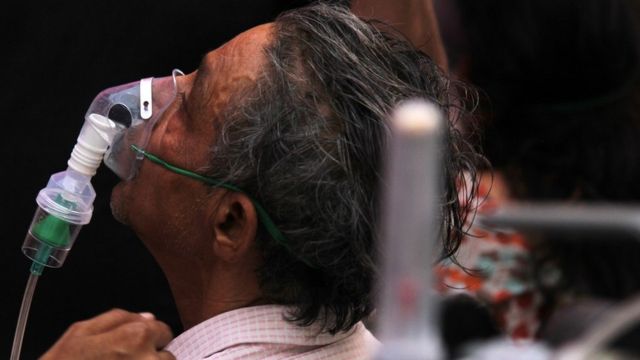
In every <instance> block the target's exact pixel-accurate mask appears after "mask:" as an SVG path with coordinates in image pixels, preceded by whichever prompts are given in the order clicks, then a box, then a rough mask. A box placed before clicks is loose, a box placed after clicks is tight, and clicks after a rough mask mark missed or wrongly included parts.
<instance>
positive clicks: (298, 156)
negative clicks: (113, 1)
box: [43, 4, 468, 359]
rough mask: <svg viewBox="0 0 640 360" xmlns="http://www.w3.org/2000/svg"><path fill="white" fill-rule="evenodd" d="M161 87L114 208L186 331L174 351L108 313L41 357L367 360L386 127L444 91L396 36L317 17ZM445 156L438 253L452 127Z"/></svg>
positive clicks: (237, 45) (450, 172)
mask: <svg viewBox="0 0 640 360" xmlns="http://www.w3.org/2000/svg"><path fill="white" fill-rule="evenodd" d="M175 80H176V86H177V94H178V95H177V97H176V99H175V101H173V103H171V105H170V106H169V107H168V108H167V109H166V110H165V112H164V113H163V115H162V117H161V118H160V119H159V120H158V122H157V123H156V124H155V127H154V129H153V132H152V134H151V137H150V140H149V143H148V145H147V146H146V147H145V148H144V149H139V148H135V147H134V148H132V151H136V152H138V153H139V154H140V155H141V156H144V160H143V161H142V164H141V167H140V169H139V172H138V174H137V176H136V177H134V178H133V179H132V180H128V181H123V182H121V183H120V184H119V185H118V186H117V187H116V188H115V189H114V191H113V194H112V208H113V213H114V215H115V216H116V217H117V218H118V219H119V220H121V221H122V222H124V223H126V224H128V225H129V226H131V228H132V229H133V230H134V231H135V232H136V234H137V235H138V236H139V237H140V239H142V240H143V241H144V243H145V244H146V246H147V247H148V249H149V250H150V251H151V253H152V254H153V256H154V257H155V258H156V259H157V261H158V263H159V264H160V266H161V267H162V269H163V271H164V273H165V275H166V276H167V278H168V281H169V284H170V286H171V289H172V292H173V295H174V297H175V301H176V304H177V306H178V311H179V313H180V316H181V319H182V322H183V324H184V328H185V329H187V330H186V331H185V332H184V333H183V334H181V335H179V336H178V337H177V338H175V339H173V340H171V338H172V336H171V334H170V332H169V330H168V328H167V327H166V325H164V324H163V323H161V322H160V321H157V320H155V319H154V318H153V316H152V315H150V314H133V313H129V312H126V311H123V310H114V311H111V312H109V313H106V314H102V315H100V316H98V317H96V318H94V319H91V320H88V321H84V322H80V323H76V324H74V325H73V326H72V327H71V328H70V329H69V330H68V331H67V332H66V333H65V335H63V337H62V338H61V339H60V340H59V341H58V342H57V343H56V344H55V345H54V346H53V347H52V348H51V350H50V351H49V352H48V353H47V354H45V356H44V357H43V358H44V359H58V358H70V357H74V356H76V358H83V357H85V358H94V357H95V358H103V357H109V356H114V354H118V355H119V356H121V357H125V358H126V357H127V356H130V357H132V358H136V357H137V356H150V358H153V356H155V357H157V358H162V359H165V358H166V359H170V358H172V357H173V356H175V357H176V358H178V359H196V358H208V359H230V358H242V359H266V358H284V357H305V358H331V359H366V358H369V357H370V356H371V355H372V352H373V351H375V347H376V345H377V340H376V339H375V338H374V337H373V336H372V334H371V333H370V332H369V331H368V330H367V329H366V328H365V326H364V325H363V323H362V322H361V320H363V319H365V318H366V317H367V316H368V315H369V314H370V313H371V312H372V310H373V301H374V294H373V288H374V283H375V274H376V270H375V269H376V267H375V257H376V255H375V238H376V231H377V229H376V219H377V213H378V208H377V206H378V193H379V192H380V190H381V189H380V188H379V184H380V181H379V180H380V170H381V169H380V158H381V153H382V151H383V149H384V143H385V139H386V138H387V137H388V128H387V125H386V124H385V122H386V119H387V116H388V114H389V113H390V111H391V110H392V109H393V107H394V106H395V105H396V104H397V103H398V102H400V101H402V100H404V99H409V98H415V97H418V98H425V99H429V100H431V101H434V102H436V103H438V104H440V105H441V106H442V108H443V110H445V111H446V112H448V110H449V106H450V102H451V93H450V92H449V89H450V84H449V82H448V81H447V80H446V78H445V77H444V76H443V75H442V73H441V71H440V70H439V68H438V67H437V66H436V65H435V63H434V62H433V61H432V60H431V59H430V58H429V57H428V56H425V55H424V54H422V53H420V52H418V51H416V50H415V48H413V47H412V46H411V45H410V44H409V43H408V42H407V41H405V40H403V39H401V38H400V37H399V36H397V35H391V34H387V33H383V32H381V31H380V30H379V29H377V28H376V27H374V26H373V25H370V24H368V23H366V22H363V21H362V20H360V19H358V18H357V17H356V16H354V15H353V14H352V13H350V12H349V10H348V9H346V8H343V7H338V6H331V5H325V4H319V5H314V6H310V7H305V8H300V9H296V10H293V11H290V12H287V13H284V14H282V15H281V16H279V17H278V18H277V19H276V21H275V22H274V23H270V24H266V25H262V26H258V27H255V28H253V29H251V30H249V31H247V32H245V33H242V34H240V35H239V36H237V37H236V38H234V39H233V40H231V41H230V42H228V43H227V44H225V45H224V46H222V47H221V48H218V49H216V50H214V51H212V52H210V53H208V54H207V55H206V56H205V57H204V59H203V60H202V63H201V64H200V67H199V68H198V70H197V71H194V72H192V73H190V74H188V75H186V76H180V77H177V78H176V79H175ZM456 113H457V114H460V112H456ZM446 143H447V147H448V149H447V151H445V152H446V154H447V155H446V156H447V161H446V163H447V169H446V171H445V172H444V173H445V176H446V179H445V181H446V184H448V186H447V192H446V194H445V198H443V205H442V214H443V217H444V219H443V223H444V224H445V225H444V227H445V229H444V231H443V234H445V236H444V237H443V253H444V254H450V253H451V252H453V251H454V250H455V249H456V247H457V244H458V241H459V230H460V224H462V223H463V221H462V220H463V219H462V218H463V216H464V213H463V212H462V211H461V210H460V208H459V206H458V202H457V197H458V195H457V191H456V189H455V185H454V184H455V183H456V179H458V176H459V175H460V173H461V171H463V170H467V165H468V163H467V162H465V161H463V159H464V157H462V156H460V151H463V150H464V149H466V147H465V146H466V145H464V143H463V142H462V141H461V140H460V139H459V136H458V134H457V133H456V132H455V131H454V130H453V127H451V129H449V131H448V133H447V141H446ZM425 266H428V263H427V262H425ZM170 341H171V342H170ZM169 342H170V343H169ZM167 343H169V344H168V346H167Z"/></svg>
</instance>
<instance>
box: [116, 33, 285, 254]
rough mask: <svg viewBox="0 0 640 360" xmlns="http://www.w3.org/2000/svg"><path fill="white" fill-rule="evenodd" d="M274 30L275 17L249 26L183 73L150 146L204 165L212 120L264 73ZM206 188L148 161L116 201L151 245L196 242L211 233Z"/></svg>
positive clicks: (187, 163) (119, 214) (194, 166)
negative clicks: (158, 241)
mask: <svg viewBox="0 0 640 360" xmlns="http://www.w3.org/2000/svg"><path fill="white" fill-rule="evenodd" d="M272 31H273V26H272V25H271V24H266V25H261V26H258V27H255V28H253V29H251V30H248V31H246V32H244V33H242V34H240V35H238V36H237V37H235V38H234V39H232V40H231V41H229V42H228V43H226V44H225V45H223V46H222V47H220V48H218V49H216V50H214V51H211V52H209V53H208V54H207V55H206V56H205V57H204V58H203V60H202V62H201V64H200V67H199V68H198V70H196V71H194V72H192V73H190V74H188V75H186V76H182V77H179V78H178V96H177V97H176V100H175V101H174V103H173V104H171V105H170V106H169V107H168V108H167V110H166V111H165V113H164V114H163V116H162V118H160V119H159V120H158V123H157V124H156V125H155V128H154V130H153V133H152V135H151V138H150V140H149V144H148V146H147V151H148V152H150V153H153V154H155V155H157V156H159V157H161V158H163V159H164V160H166V161H167V162H169V163H172V164H174V165H176V166H179V167H181V168H184V169H189V170H192V171H196V172H197V171H199V170H201V169H202V168H203V167H205V166H206V165H207V164H208V162H209V161H208V157H209V156H210V147H211V145H212V144H213V141H214V138H215V136H216V135H217V134H216V133H215V127H214V124H215V123H218V124H221V123H222V122H224V121H225V119H223V118H221V116H222V114H223V113H224V110H225V109H226V107H227V105H228V104H229V103H230V101H233V100H235V99H236V96H237V95H239V94H240V93H241V91H242V90H244V89H247V88H250V87H251V86H252V84H254V83H255V81H256V80H257V78H258V77H259V75H260V72H261V70H262V69H263V64H264V61H265V57H264V53H263V50H264V48H265V47H266V46H268V45H269V43H270V39H271V34H272ZM207 190H208V189H207V186H206V185H204V184H202V183H200V182H198V181H195V180H193V179H189V178H186V177H184V176H181V175H178V174H174V173H172V172H170V171H168V170H166V169H164V168H162V167H161V166H159V165H157V164H154V163H152V162H150V161H148V160H144V161H143V163H142V166H141V168H140V171H139V173H138V175H137V176H136V177H135V178H134V179H133V180H131V181H125V182H121V183H120V184H118V185H117V186H116V187H115V188H114V190H113V193H112V197H111V207H112V211H113V214H114V216H115V217H116V218H117V219H118V220H120V221H122V222H123V223H125V224H128V225H130V226H131V227H132V229H133V230H134V231H135V232H136V234H137V235H138V236H139V237H140V238H141V239H143V240H145V243H147V245H154V247H156V248H157V246H155V244H150V242H153V239H157V238H169V239H176V240H177V239H182V238H189V239H190V241H189V242H190V243H193V244H195V242H196V241H197V240H198V237H202V236H210V231H208V230H210V229H211V224H210V223H211V221H210V219H209V218H208V216H207V211H206V210H207V207H210V206H211V205H210V203H211V201H207V200H209V199H210V196H208V195H207V194H208V191H207ZM214 196H215V195H214ZM192 240H193V241H192ZM159 245H160V246H163V247H166V246H170V245H171V243H169V242H167V243H164V244H159ZM181 246H184V247H190V245H189V244H182V245H181Z"/></svg>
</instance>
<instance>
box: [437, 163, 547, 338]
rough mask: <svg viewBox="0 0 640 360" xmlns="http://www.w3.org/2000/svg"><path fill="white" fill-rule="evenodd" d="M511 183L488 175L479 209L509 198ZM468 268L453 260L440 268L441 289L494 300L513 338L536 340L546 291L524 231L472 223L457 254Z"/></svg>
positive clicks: (501, 321)
mask: <svg viewBox="0 0 640 360" xmlns="http://www.w3.org/2000/svg"><path fill="white" fill-rule="evenodd" d="M508 195H509V194H508V191H507V187H506V186H505V183H504V181H503V179H502V178H501V177H500V176H499V175H496V176H495V177H494V178H493V179H492V178H491V176H489V175H483V176H482V177H481V181H480V187H479V191H478V198H477V200H476V201H477V204H475V205H477V209H478V213H483V212H484V213H486V212H489V211H491V210H492V209H495V208H496V207H498V206H500V204H501V203H504V202H506V201H508V199H509V196H508ZM456 258H457V261H458V263H459V264H460V265H462V266H464V267H465V268H466V269H467V270H466V271H465V270H464V269H462V268H461V267H460V266H458V265H457V264H455V263H454V262H453V261H451V260H447V261H444V262H442V263H441V264H440V265H439V266H437V267H436V274H437V276H438V278H439V280H440V281H439V282H438V284H439V285H438V290H439V291H440V292H442V293H443V294H445V295H447V294H458V293H460V292H463V293H467V294H470V295H472V296H475V297H476V298H478V299H479V300H481V301H482V302H484V303H488V304H489V305H490V308H491V309H492V311H493V314H494V316H495V319H496V322H497V323H498V325H500V326H501V327H502V329H503V330H504V331H505V332H506V333H507V334H508V335H510V336H511V337H512V338H513V339H519V340H525V339H533V338H534V337H535V335H536V332H537V330H538V328H539V327H540V310H541V305H542V299H543V298H542V294H541V293H540V292H539V291H538V290H537V287H536V284H535V281H534V273H533V264H532V259H531V256H530V247H529V246H528V244H527V241H526V239H525V238H524V237H523V236H522V235H521V234H518V233H503V232H492V231H488V230H486V229H482V228H479V227H478V226H475V225H474V226H471V228H470V230H469V235H467V236H466V237H465V238H464V239H463V241H462V244H461V246H460V250H459V252H458V254H457V255H456Z"/></svg>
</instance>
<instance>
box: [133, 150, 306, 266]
mask: <svg viewBox="0 0 640 360" xmlns="http://www.w3.org/2000/svg"><path fill="white" fill-rule="evenodd" d="M131 149H133V151H135V152H137V153H138V154H142V155H143V156H144V157H145V158H147V159H149V160H151V162H154V163H156V164H158V165H160V166H162V167H164V168H165V169H167V170H169V171H171V172H174V173H176V174H178V175H183V176H186V177H190V178H192V179H195V180H198V181H201V182H203V183H205V184H207V185H211V186H215V187H221V188H224V189H227V190H231V191H235V192H239V193H242V194H245V195H246V196H247V197H249V200H251V203H252V204H253V206H254V207H255V209H256V213H258V218H259V219H260V222H262V225H264V227H265V229H267V232H268V233H269V235H271V237H273V239H274V240H275V241H276V242H277V243H278V244H280V245H282V246H284V247H285V248H286V249H287V250H288V251H289V253H290V254H292V255H294V254H295V253H294V252H293V251H292V250H291V248H290V247H289V245H288V244H287V240H286V239H285V237H284V235H283V234H282V233H281V232H280V230H278V227H277V226H276V224H274V222H273V220H271V217H270V216H269V214H268V213H267V211H266V210H265V209H264V208H263V207H262V206H261V205H260V204H259V203H258V202H257V201H256V200H255V199H254V198H253V197H251V196H250V195H249V194H247V193H246V192H244V191H243V190H242V189H240V188H239V187H237V186H235V185H232V184H229V183H225V182H223V181H219V180H216V179H212V178H210V177H206V176H203V175H200V174H198V173H195V172H192V171H189V170H185V169H183V168H180V167H177V166H175V165H172V164H170V163H168V162H166V161H164V160H162V159H161V158H159V157H157V156H155V155H153V154H151V153H148V152H146V151H144V150H142V149H140V148H139V147H137V146H135V145H131ZM294 256H295V257H296V258H297V259H299V260H300V261H302V262H303V263H305V264H306V265H307V266H309V267H311V268H315V266H313V265H311V264H310V263H309V262H307V261H306V260H304V259H302V258H300V257H299V256H296V255H294Z"/></svg>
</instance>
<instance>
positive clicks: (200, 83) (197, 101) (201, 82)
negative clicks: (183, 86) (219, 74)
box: [190, 55, 211, 113]
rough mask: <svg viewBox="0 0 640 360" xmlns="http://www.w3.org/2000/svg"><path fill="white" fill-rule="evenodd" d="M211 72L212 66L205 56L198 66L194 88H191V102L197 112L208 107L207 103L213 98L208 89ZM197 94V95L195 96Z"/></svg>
mask: <svg viewBox="0 0 640 360" xmlns="http://www.w3.org/2000/svg"><path fill="white" fill-rule="evenodd" d="M210 73H211V66H210V65H209V63H208V61H207V56H206V55H205V56H203V57H202V60H201V61H200V65H199V66H198V72H197V73H196V78H195V79H194V82H193V88H192V89H191V94H192V95H191V96H190V98H191V101H192V103H191V104H190V105H191V106H192V107H193V110H194V111H195V112H196V113H200V112H202V111H204V110H205V109H206V108H207V104H208V103H209V101H210V100H211V94H209V91H207V88H208V87H209V86H208V83H207V81H208V79H209V74H210ZM194 95H195V96H194Z"/></svg>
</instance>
